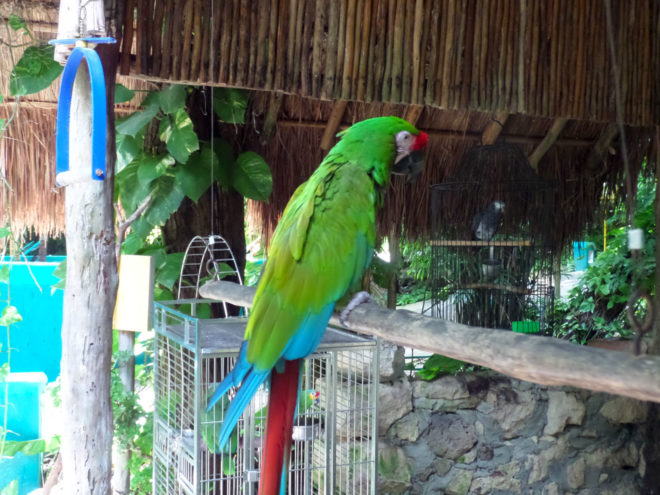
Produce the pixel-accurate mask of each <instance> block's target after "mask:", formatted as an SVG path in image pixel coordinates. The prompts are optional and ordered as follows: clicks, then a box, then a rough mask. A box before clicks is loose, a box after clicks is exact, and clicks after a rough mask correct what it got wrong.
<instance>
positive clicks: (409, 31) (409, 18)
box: [401, 0, 415, 103]
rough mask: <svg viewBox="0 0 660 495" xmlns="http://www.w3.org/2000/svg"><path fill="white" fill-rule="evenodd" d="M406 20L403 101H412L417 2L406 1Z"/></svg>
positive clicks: (402, 75)
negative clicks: (411, 86)
mask: <svg viewBox="0 0 660 495" xmlns="http://www.w3.org/2000/svg"><path fill="white" fill-rule="evenodd" d="M404 12H405V20H404V31H403V59H404V60H405V63H404V64H403V72H402V74H401V101H402V102H406V103H410V93H411V88H410V85H411V83H412V69H413V64H414V59H413V58H412V52H413V48H412V47H413V34H414V32H415V3H414V2H413V1H412V0H408V1H406V3H405V9H404Z"/></svg>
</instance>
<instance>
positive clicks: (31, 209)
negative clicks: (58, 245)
mask: <svg viewBox="0 0 660 495" xmlns="http://www.w3.org/2000/svg"><path fill="white" fill-rule="evenodd" d="M58 5H59V0H37V1H19V0H2V2H0V21H2V22H1V24H0V38H2V40H3V41H4V42H6V43H11V44H12V45H17V46H16V47H15V48H13V49H12V50H11V51H10V49H9V48H8V47H7V45H6V44H5V43H2V44H0V94H2V95H3V96H4V101H3V102H2V103H0V118H5V119H6V118H10V117H11V116H12V114H14V112H15V111H16V113H15V115H14V117H13V120H12V123H11V125H10V126H9V127H8V129H7V133H6V135H5V136H4V137H3V139H0V171H1V172H2V174H3V175H4V177H5V178H6V179H7V183H8V185H9V186H10V187H11V189H10V190H9V189H8V190H7V195H6V196H5V195H4V194H0V212H3V215H4V213H5V212H7V209H6V207H5V201H8V202H9V215H10V218H11V225H12V227H13V228H14V229H15V230H16V231H17V232H22V231H23V230H25V229H34V231H35V233H36V234H37V235H39V236H48V235H58V234H60V233H62V232H63V231H64V189H61V188H57V187H55V120H56V114H57V101H58V94H59V89H60V86H59V79H58V80H57V81H56V82H55V83H53V84H52V85H51V86H49V87H48V88H47V89H45V90H43V91H40V92H39V93H36V94H32V95H27V96H23V97H21V100H20V101H21V103H20V105H19V106H16V105H15V102H14V99H13V98H11V97H9V94H10V93H9V76H10V74H11V68H12V67H13V65H14V62H15V61H17V60H18V59H19V58H20V57H21V55H22V53H23V50H24V49H25V46H20V45H23V44H25V43H27V42H29V41H30V39H29V38H28V37H27V36H24V35H23V34H22V33H21V32H20V31H19V32H15V31H12V30H10V29H9V27H8V25H7V23H6V22H4V19H7V18H8V17H9V15H10V14H16V15H18V16H20V17H21V18H22V19H23V20H25V21H26V22H27V25H28V27H29V29H30V31H31V32H32V34H33V35H34V37H35V38H36V39H37V40H43V41H47V40H50V39H53V38H56V35H57V17H58ZM5 28H6V30H5ZM12 60H13V61H12ZM118 81H119V82H121V83H122V84H124V85H125V86H128V87H130V88H131V89H147V88H153V87H154V84H153V83H148V82H145V81H140V80H137V79H132V78H126V77H120V78H119V80H118ZM140 99H141V95H136V98H134V101H131V102H128V103H124V104H122V105H118V106H117V109H116V110H117V111H118V112H119V113H125V112H128V111H132V110H134V109H136V108H137V106H138V105H139V101H140ZM7 221H9V219H8V218H4V216H3V217H2V218H0V223H1V224H2V225H5V224H6V223H7Z"/></svg>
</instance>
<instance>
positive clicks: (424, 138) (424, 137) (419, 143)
mask: <svg viewBox="0 0 660 495" xmlns="http://www.w3.org/2000/svg"><path fill="white" fill-rule="evenodd" d="M428 142H429V136H428V134H426V133H425V132H421V131H420V133H419V136H417V138H416V139H415V142H414V143H413V146H412V150H413V151H415V150H420V149H422V148H423V147H424V146H426V143H428Z"/></svg>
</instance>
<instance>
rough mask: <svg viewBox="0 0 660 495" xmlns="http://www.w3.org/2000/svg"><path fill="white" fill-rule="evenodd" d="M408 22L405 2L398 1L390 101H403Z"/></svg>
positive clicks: (393, 43)
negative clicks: (405, 44) (404, 55)
mask: <svg viewBox="0 0 660 495" xmlns="http://www.w3.org/2000/svg"><path fill="white" fill-rule="evenodd" d="M405 20H406V9H405V0H397V1H396V10H395V18H394V36H393V38H392V90H391V92H390V98H389V101H391V102H393V103H399V102H400V101H401V83H402V77H403V39H404V33H403V29H404V26H405Z"/></svg>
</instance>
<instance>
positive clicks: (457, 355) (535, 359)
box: [199, 281, 660, 402]
mask: <svg viewBox="0 0 660 495" xmlns="http://www.w3.org/2000/svg"><path fill="white" fill-rule="evenodd" d="M255 291H256V288H255V287H245V286H242V285H238V284H235V283H233V282H222V281H218V282H208V283H206V284H204V286H202V287H201V288H200V290H199V292H200V294H201V295H202V297H206V298H209V299H213V300H220V301H226V302H229V303H232V304H235V305H237V306H251V305H252V299H253V298H254V293H255ZM330 323H332V324H333V325H336V326H339V327H341V324H340V323H339V317H338V315H337V314H335V315H333V316H332V318H331V319H330ZM349 325H350V329H351V330H353V331H356V332H358V333H362V334H366V335H373V336H377V337H381V338H383V339H386V340H388V341H390V342H394V343H395V344H398V345H401V346H404V347H412V348H415V349H421V350H424V351H428V352H431V353H438V354H442V355H444V356H449V357H452V358H454V359H459V360H461V361H467V362H470V363H473V364H477V365H480V366H486V367H487V368H491V369H494V370H496V371H499V372H500V373H503V374H505V375H508V376H512V377H514V378H518V379H520V380H526V381H529V382H534V383H540V384H542V385H553V386H562V385H567V386H571V387H579V388H584V389H587V390H594V391H596V392H607V393H610V394H618V395H624V396H626V397H632V398H634V399H640V400H650V401H654V402H660V381H659V380H658V376H660V356H633V355H632V354H626V353H623V352H618V351H608V350H605V349H598V348H595V347H588V346H581V345H576V344H572V343H570V342H567V341H565V340H560V339H555V338H552V337H539V336H536V335H525V334H519V333H515V332H506V331H500V330H497V329H493V328H480V327H471V326H467V325H462V324H460V323H453V322H450V321H447V320H441V319H439V318H431V317H428V316H423V315H421V314H418V313H412V312H410V311H405V310H397V311H393V310H389V309H386V308H382V307H380V306H377V305H375V304H362V305H360V306H358V307H357V308H355V309H354V310H353V312H352V313H351V315H350V319H349Z"/></svg>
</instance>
